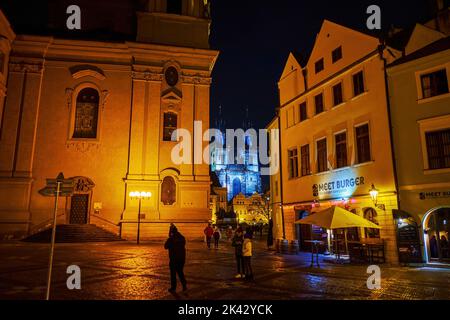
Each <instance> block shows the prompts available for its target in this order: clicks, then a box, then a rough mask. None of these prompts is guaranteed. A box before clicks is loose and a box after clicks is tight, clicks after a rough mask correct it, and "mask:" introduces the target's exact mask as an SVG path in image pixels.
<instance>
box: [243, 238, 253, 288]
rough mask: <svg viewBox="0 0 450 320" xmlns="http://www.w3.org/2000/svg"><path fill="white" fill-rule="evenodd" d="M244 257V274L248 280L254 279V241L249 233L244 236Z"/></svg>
mask: <svg viewBox="0 0 450 320" xmlns="http://www.w3.org/2000/svg"><path fill="white" fill-rule="evenodd" d="M242 256H243V257H244V274H245V279H246V280H252V279H253V269H252V239H251V236H250V235H249V234H248V233H247V234H245V236H244V244H243V246H242Z"/></svg>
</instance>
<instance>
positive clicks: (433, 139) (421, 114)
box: [387, 7, 450, 263]
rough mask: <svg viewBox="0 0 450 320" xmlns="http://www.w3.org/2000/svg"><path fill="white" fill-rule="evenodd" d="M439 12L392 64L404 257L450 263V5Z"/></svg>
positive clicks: (414, 33)
mask: <svg viewBox="0 0 450 320" xmlns="http://www.w3.org/2000/svg"><path fill="white" fill-rule="evenodd" d="M444 16H447V18H446V19H444ZM438 17H439V18H438V19H436V20H433V21H431V22H429V23H427V24H425V25H421V24H417V25H416V26H415V27H414V29H413V31H412V33H411V36H410V37H409V39H408V42H407V45H406V50H405V56H404V57H402V58H401V59H399V60H397V61H395V62H394V63H392V64H391V65H389V66H388V69H387V73H388V79H389V92H390V97H391V98H390V101H391V114H392V123H393V126H392V127H393V138H394V146H395V155H396V157H395V158H396V167H397V177H398V188H399V198H400V209H401V211H399V213H398V215H397V217H396V218H397V219H396V223H397V227H398V229H399V230H400V231H401V232H399V244H398V246H399V254H400V260H401V261H403V262H408V261H409V260H413V261H414V260H416V262H417V261H418V262H421V261H424V262H440V263H450V255H449V249H448V240H449V232H450V85H449V84H450V38H449V35H450V27H449V23H448V21H449V9H448V8H446V7H441V8H440V11H439V13H438ZM439 21H444V22H445V21H446V22H447V24H446V25H445V24H441V25H439V24H438V25H436V24H435V23H436V22H439ZM428 26H432V27H434V28H435V29H437V30H435V29H431V28H430V27H428ZM436 27H438V28H436ZM438 30H440V31H438ZM411 235H412V237H411ZM411 249H412V250H411ZM412 251H413V252H414V253H415V255H412V254H411V252H412ZM414 258H415V259H414Z"/></svg>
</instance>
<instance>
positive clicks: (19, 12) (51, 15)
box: [0, 0, 433, 128]
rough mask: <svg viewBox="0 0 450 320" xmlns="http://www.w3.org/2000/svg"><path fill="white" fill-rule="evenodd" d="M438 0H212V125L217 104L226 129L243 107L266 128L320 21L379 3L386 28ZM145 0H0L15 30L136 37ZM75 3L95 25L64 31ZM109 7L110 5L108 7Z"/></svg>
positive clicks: (350, 17) (360, 19) (348, 17)
mask: <svg viewBox="0 0 450 320" xmlns="http://www.w3.org/2000/svg"><path fill="white" fill-rule="evenodd" d="M431 1H433V0H395V1H394V0H378V1H375V0H352V1H350V0H339V1H338V0H327V1H305V0H276V1H274V0H240V1H231V0H212V9H211V11H212V21H213V22H212V26H211V47H212V48H213V49H217V50H220V56H219V59H218V61H217V63H216V66H215V69H214V74H213V85H212V92H211V125H214V123H215V120H216V118H217V113H218V109H219V105H221V106H222V110H223V117H224V120H225V122H226V127H228V128H239V127H242V122H243V117H244V115H245V108H248V109H249V113H250V118H251V121H252V123H253V126H254V127H255V128H264V127H265V126H266V125H267V124H268V122H269V121H270V120H271V119H272V117H273V116H274V114H275V108H276V106H277V105H278V88H277V81H278V79H279V77H280V75H281V72H282V70H283V67H284V63H285V61H286V59H287V56H288V54H289V52H290V51H297V52H300V53H301V54H302V55H304V56H305V57H307V56H308V54H309V52H310V50H311V47H312V45H313V44H314V39H315V36H316V35H317V33H318V32H319V29H320V26H321V24H322V21H323V19H329V20H332V21H334V22H337V23H340V24H343V25H346V26H348V27H351V28H356V29H359V30H367V29H365V25H366V19H367V17H368V15H367V14H366V9H367V7H368V6H369V5H371V4H377V5H379V6H380V7H381V10H382V22H383V28H384V29H385V30H387V29H389V27H390V26H391V25H394V26H396V27H407V26H411V25H413V24H414V23H416V22H423V21H426V20H427V19H428V18H429V16H430V13H431V9H430V6H429V2H431ZM145 2H146V1H145V0H95V1H92V0H49V1H42V0H34V1H27V2H26V6H25V5H24V3H23V2H21V1H17V0H2V1H1V2H0V7H2V8H3V9H4V11H5V12H6V15H7V17H8V18H9V19H10V22H11V24H12V25H13V27H14V29H15V31H16V32H17V33H37V34H50V35H55V36H58V37H65V38H71V37H80V38H83V37H88V38H94V39H98V40H103V39H104V40H111V39H113V40H116V41H123V40H131V41H133V38H134V34H135V11H136V7H137V8H139V7H141V8H142V6H143V4H144V3H145ZM70 4H78V5H80V7H81V9H82V15H83V19H84V20H82V21H83V23H84V24H85V25H89V26H90V27H92V28H95V29H96V30H95V31H94V32H90V33H89V34H74V33H73V31H71V32H68V31H67V30H66V29H65V19H66V15H65V8H66V7H67V6H68V5H70ZM105 8H106V9H105Z"/></svg>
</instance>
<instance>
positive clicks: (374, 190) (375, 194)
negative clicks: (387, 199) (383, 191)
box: [369, 183, 385, 210]
mask: <svg viewBox="0 0 450 320" xmlns="http://www.w3.org/2000/svg"><path fill="white" fill-rule="evenodd" d="M369 193H370V197H371V198H372V201H373V204H374V205H375V207H377V208H379V209H381V210H385V206H384V204H378V193H379V191H378V189H377V188H375V185H374V184H373V183H372V187H371V188H370V190H369Z"/></svg>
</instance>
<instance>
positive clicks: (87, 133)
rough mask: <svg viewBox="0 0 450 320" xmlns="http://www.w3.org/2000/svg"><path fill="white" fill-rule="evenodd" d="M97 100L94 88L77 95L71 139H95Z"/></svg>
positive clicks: (86, 89)
mask: <svg viewBox="0 0 450 320" xmlns="http://www.w3.org/2000/svg"><path fill="white" fill-rule="evenodd" d="M99 100H100V98H99V94H98V91H97V90H96V89H94V88H85V89H83V90H81V91H80V92H79V93H78V96H77V101H76V109H75V126H74V131H73V136H72V137H73V138H81V139H95V138H97V127H98V106H99Z"/></svg>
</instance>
